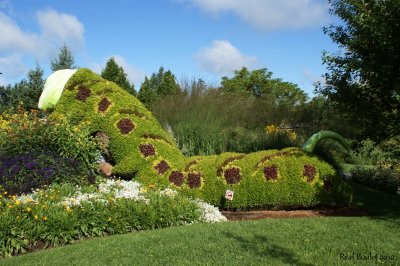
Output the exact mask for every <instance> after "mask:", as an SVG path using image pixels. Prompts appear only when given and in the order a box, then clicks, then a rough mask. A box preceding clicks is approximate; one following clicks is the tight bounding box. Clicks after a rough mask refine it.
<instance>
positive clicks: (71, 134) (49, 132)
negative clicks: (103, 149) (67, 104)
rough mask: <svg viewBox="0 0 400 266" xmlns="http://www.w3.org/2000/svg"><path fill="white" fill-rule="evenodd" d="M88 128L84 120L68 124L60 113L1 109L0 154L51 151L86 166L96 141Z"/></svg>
mask: <svg viewBox="0 0 400 266" xmlns="http://www.w3.org/2000/svg"><path fill="white" fill-rule="evenodd" d="M89 127H90V125H89V124H87V123H81V124H79V125H76V126H72V125H71V124H70V123H69V121H68V118H67V117H64V116H63V115H51V116H49V117H41V116H40V115H39V112H38V111H35V110H33V111H31V112H27V111H24V110H19V111H18V112H17V113H14V114H8V113H6V112H4V113H3V114H2V115H1V117H0V156H3V157H4V156H11V155H12V156H14V155H15V156H16V155H23V154H27V153H32V152H37V153H40V152H44V153H45V152H47V151H53V152H55V153H57V154H58V155H59V156H61V157H64V158H70V159H76V160H78V161H80V162H81V163H82V164H83V165H85V166H86V167H87V168H88V169H90V168H91V163H92V162H94V161H95V160H96V159H97V157H98V152H97V150H98V149H99V144H97V143H96V142H95V141H94V140H93V138H91V137H88V135H89V134H88V132H89Z"/></svg>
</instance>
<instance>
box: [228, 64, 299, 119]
mask: <svg viewBox="0 0 400 266" xmlns="http://www.w3.org/2000/svg"><path fill="white" fill-rule="evenodd" d="M234 73H235V75H234V76H233V77H232V78H228V77H222V81H221V91H222V92H223V93H224V92H229V93H237V94H241V95H243V96H246V97H249V96H253V97H256V98H260V99H262V100H263V101H266V102H269V103H270V104H272V105H273V106H276V107H277V108H279V109H280V110H281V111H286V112H293V110H294V109H295V108H296V107H298V106H299V105H301V104H303V103H304V102H305V101H306V100H307V95H306V94H305V93H304V92H303V91H302V90H301V89H300V88H299V87H298V86H297V85H296V84H293V83H290V82H284V81H282V80H281V79H273V78H272V72H269V71H268V70H267V69H266V68H262V69H257V70H253V71H249V70H247V68H245V67H243V68H242V69H241V70H237V71H235V72H234Z"/></svg>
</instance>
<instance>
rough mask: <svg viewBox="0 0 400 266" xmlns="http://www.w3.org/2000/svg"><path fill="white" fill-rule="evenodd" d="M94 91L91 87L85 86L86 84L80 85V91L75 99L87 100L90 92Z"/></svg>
mask: <svg viewBox="0 0 400 266" xmlns="http://www.w3.org/2000/svg"><path fill="white" fill-rule="evenodd" d="M91 93H92V92H91V91H90V89H88V88H86V87H84V86H79V88H78V92H77V93H76V96H75V99H77V100H79V101H81V102H85V101H86V99H87V98H89V96H90V94H91Z"/></svg>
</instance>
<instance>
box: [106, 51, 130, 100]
mask: <svg viewBox="0 0 400 266" xmlns="http://www.w3.org/2000/svg"><path fill="white" fill-rule="evenodd" d="M101 77H102V78H104V79H107V80H109V81H112V82H115V83H116V84H118V85H119V86H120V87H121V88H123V89H125V90H126V91H128V92H129V93H130V94H132V95H136V90H135V85H134V84H133V83H132V84H131V83H130V82H129V80H128V78H127V74H126V73H125V71H124V69H123V68H122V67H120V66H119V65H118V64H117V62H115V59H114V58H113V57H111V58H110V59H109V60H108V61H107V63H106V66H105V68H104V69H103V70H102V71H101Z"/></svg>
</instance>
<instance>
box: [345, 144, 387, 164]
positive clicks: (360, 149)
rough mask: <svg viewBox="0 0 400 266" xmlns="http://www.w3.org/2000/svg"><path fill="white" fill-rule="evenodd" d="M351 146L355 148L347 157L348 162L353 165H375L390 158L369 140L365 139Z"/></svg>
mask: <svg viewBox="0 0 400 266" xmlns="http://www.w3.org/2000/svg"><path fill="white" fill-rule="evenodd" d="M352 146H353V147H354V146H355V148H354V149H351V150H350V151H349V153H348V155H349V160H350V162H352V163H353V164H358V165H377V164H379V162H382V161H385V160H387V159H388V158H389V157H390V154H389V153H388V152H385V151H383V150H382V149H381V148H380V147H379V145H378V144H377V143H376V142H374V141H372V140H370V139H365V140H362V141H360V142H358V143H357V142H353V143H352Z"/></svg>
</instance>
